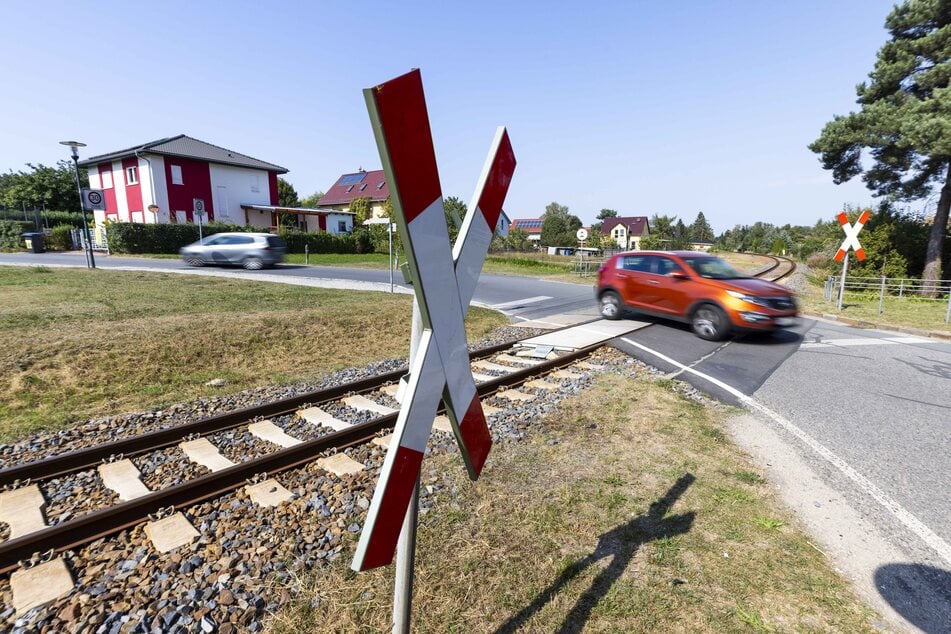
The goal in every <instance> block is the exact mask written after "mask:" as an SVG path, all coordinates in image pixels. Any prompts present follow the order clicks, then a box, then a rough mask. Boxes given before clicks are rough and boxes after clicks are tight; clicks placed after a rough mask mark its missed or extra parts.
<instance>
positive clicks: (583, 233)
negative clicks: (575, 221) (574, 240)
mask: <svg viewBox="0 0 951 634" xmlns="http://www.w3.org/2000/svg"><path fill="white" fill-rule="evenodd" d="M575 235H576V236H577V237H578V240H581V241H582V242H583V241H585V240H587V239H588V230H587V229H578V233H576V234H575Z"/></svg>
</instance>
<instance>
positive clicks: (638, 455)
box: [270, 375, 874, 634]
mask: <svg viewBox="0 0 951 634" xmlns="http://www.w3.org/2000/svg"><path fill="white" fill-rule="evenodd" d="M723 416H725V413H723V412H722V411H720V410H714V409H712V408H707V407H704V406H702V405H699V404H697V403H695V402H693V401H688V400H685V399H684V398H682V397H681V396H679V395H678V394H676V393H675V392H673V391H672V390H671V384H670V383H667V384H658V383H655V382H652V381H650V380H647V379H642V378H631V377H624V376H618V375H605V376H602V377H601V378H599V379H598V380H597V381H596V383H595V385H594V387H593V388H592V389H589V390H587V391H585V392H584V393H582V394H580V395H578V396H577V397H574V398H572V399H570V400H568V401H565V402H563V404H562V406H561V407H560V410H559V411H558V412H556V413H555V414H553V415H550V416H548V417H547V418H546V419H544V420H542V421H539V430H538V433H536V435H535V436H534V437H533V439H532V440H531V441H529V442H526V443H522V444H515V445H501V446H497V447H496V448H495V449H494V450H493V453H492V455H491V456H490V460H489V464H488V466H487V468H486V470H485V472H484V473H483V477H482V479H481V480H480V481H479V483H478V485H476V486H472V485H470V484H469V483H468V481H467V480H466V479H465V477H464V475H463V474H462V469H461V466H460V464H459V460H458V458H457V457H455V456H440V457H435V458H427V462H426V465H425V466H424V469H423V474H424V482H423V484H424V486H425V484H426V481H425V480H427V479H429V480H432V481H435V480H437V478H443V477H445V476H443V475H437V474H441V473H443V472H448V473H449V474H451V477H452V478H453V479H455V482H454V485H455V486H454V488H448V489H447V490H454V491H455V493H452V494H446V496H445V497H444V498H443V499H441V500H437V503H436V506H435V508H434V509H433V510H432V511H430V512H429V513H428V514H426V515H424V516H423V517H422V518H421V524H420V530H419V542H418V547H417V563H416V586H415V590H416V592H415V600H414V611H413V629H414V631H418V632H514V631H525V632H553V631H570V632H576V631H581V630H582V629H584V631H586V632H587V631H591V632H668V631H671V632H751V631H752V632H784V631H817V632H818V631H822V632H826V631H840V632H871V631H874V629H873V628H872V626H871V625H870V618H871V617H872V613H871V612H870V611H869V610H868V609H867V608H865V607H864V606H863V605H862V604H861V603H860V602H859V601H858V600H857V599H856V598H855V597H854V596H853V594H852V593H851V591H850V590H849V588H848V586H847V584H846V583H845V582H844V581H843V580H842V579H841V578H840V577H839V576H838V575H837V574H836V573H835V572H834V571H833V570H832V569H831V567H830V565H829V563H828V562H827V561H826V559H825V558H824V556H823V555H822V554H821V553H819V552H818V551H817V550H816V549H815V548H813V547H812V546H811V545H810V543H809V542H808V541H807V538H806V536H805V535H804V534H803V532H801V531H800V530H799V529H798V528H797V523H796V521H795V520H794V519H793V518H792V517H791V516H790V515H789V514H788V513H787V512H786V511H784V510H781V509H780V508H779V507H778V504H777V502H776V499H775V497H774V494H773V493H772V491H771V489H770V488H769V487H768V486H767V485H766V483H765V480H764V479H763V478H762V476H761V475H760V474H759V473H758V472H757V470H756V469H755V468H754V467H752V466H751V464H750V462H749V460H748V459H747V457H746V456H745V455H743V453H742V452H741V451H740V450H739V449H738V448H736V446H735V445H733V444H732V443H731V442H730V441H729V440H728V438H727V436H726V434H725V433H724V432H723V431H722V428H721V420H722V417H723ZM346 559H347V558H346V557H341V558H340V559H338V560H337V561H335V562H333V563H331V564H329V565H328V566H327V568H326V569H324V570H322V571H318V572H315V573H312V575H311V576H310V577H308V578H307V579H305V580H303V583H304V587H305V588H306V590H305V591H304V592H302V593H301V595H300V596H299V597H298V599H297V600H295V601H294V602H292V603H291V604H289V605H288V606H287V607H285V608H284V609H283V610H282V611H281V612H279V613H278V614H277V615H275V617H274V618H273V620H272V622H271V624H270V628H271V630H272V631H273V632H278V633H282V634H283V633H289V632H302V631H346V632H357V631H360V632H377V631H379V632H382V631H388V630H389V629H390V625H389V619H390V602H391V592H392V574H393V571H392V567H391V568H387V569H384V570H376V571H371V572H369V573H364V574H360V575H356V574H354V573H352V572H351V571H349V569H348V568H347V565H348V564H349V561H347V560H346Z"/></svg>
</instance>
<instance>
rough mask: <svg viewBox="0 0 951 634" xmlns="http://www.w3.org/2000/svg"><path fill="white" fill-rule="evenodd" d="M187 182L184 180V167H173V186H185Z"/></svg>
mask: <svg viewBox="0 0 951 634" xmlns="http://www.w3.org/2000/svg"><path fill="white" fill-rule="evenodd" d="M184 184H185V181H184V180H182V166H181V165H172V185H184Z"/></svg>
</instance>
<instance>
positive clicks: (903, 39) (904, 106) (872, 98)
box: [809, 0, 951, 281]
mask: <svg viewBox="0 0 951 634" xmlns="http://www.w3.org/2000/svg"><path fill="white" fill-rule="evenodd" d="M885 26H886V28H887V29H888V30H889V32H890V33H891V39H890V40H889V41H888V42H886V43H885V45H884V46H883V47H882V48H881V49H880V50H879V52H878V59H877V60H876V62H875V68H874V70H873V71H872V72H871V73H869V81H868V82H863V83H861V84H859V85H858V87H857V88H856V92H857V93H858V100H857V103H858V104H859V105H860V106H861V109H860V110H859V111H858V112H851V113H849V114H848V115H846V116H835V117H834V118H833V120H832V121H830V122H829V123H827V124H826V126H825V127H824V128H823V130H822V134H820V136H819V138H818V139H817V140H816V141H815V142H813V143H812V144H811V145H810V146H809V149H811V150H812V151H813V152H816V153H818V154H820V155H821V160H822V166H823V167H824V168H825V169H828V170H832V177H833V180H834V181H835V183H837V184H838V183H844V182H845V181H848V180H850V179H852V178H853V177H855V176H858V175H860V174H861V175H862V179H863V180H864V181H865V183H866V185H867V186H868V188H869V189H871V190H872V191H873V192H874V193H875V195H877V196H888V197H889V198H892V199H895V200H915V199H920V198H923V197H925V196H927V195H928V194H929V192H930V191H931V190H932V188H933V187H934V186H935V185H936V184H937V183H941V184H942V187H941V196H940V199H939V200H938V208H937V211H936V213H935V217H934V223H933V225H932V228H931V233H930V236H929V239H928V249H927V252H926V255H925V268H924V271H923V274H922V277H923V278H924V279H925V280H929V281H933V280H936V279H939V278H940V277H941V256H942V250H943V246H944V244H943V243H944V238H945V234H946V232H947V226H948V210H949V208H951V88H949V78H951V2H948V0H906V1H905V2H904V3H902V4H901V5H898V6H896V7H895V8H894V9H893V10H892V12H891V13H889V14H888V17H887V18H886V20H885ZM863 149H866V150H869V151H870V154H871V158H872V159H873V160H874V164H873V165H872V166H871V167H869V168H867V169H866V168H865V167H864V166H863V165H862V160H861V159H862V150H863Z"/></svg>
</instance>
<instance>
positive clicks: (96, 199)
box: [86, 192, 102, 205]
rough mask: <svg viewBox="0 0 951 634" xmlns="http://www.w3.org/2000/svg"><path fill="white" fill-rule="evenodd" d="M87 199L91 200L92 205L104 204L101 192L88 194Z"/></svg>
mask: <svg viewBox="0 0 951 634" xmlns="http://www.w3.org/2000/svg"><path fill="white" fill-rule="evenodd" d="M86 198H88V199H89V204H90V205H98V204H100V203H102V194H100V193H99V192H89V193H88V194H86Z"/></svg>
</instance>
